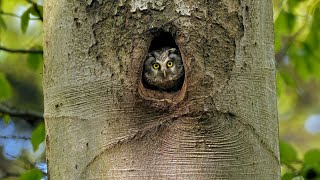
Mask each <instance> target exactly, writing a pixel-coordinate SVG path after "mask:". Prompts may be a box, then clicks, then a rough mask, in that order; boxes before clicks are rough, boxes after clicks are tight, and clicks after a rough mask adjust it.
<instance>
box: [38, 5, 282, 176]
mask: <svg viewBox="0 0 320 180" xmlns="http://www.w3.org/2000/svg"><path fill="white" fill-rule="evenodd" d="M272 23H273V21H272V4H271V0H266V1H255V0H213V1H203V0H197V1H195V0H184V1H182V0H119V1H102V0H86V1H84V0H82V1H78V0H49V1H46V2H45V26H44V28H45V65H44V93H45V121H46V130H47V136H46V137H47V139H46V141H47V143H46V144H47V160H48V168H49V177H50V179H59V180H60V179H280V164H279V152H278V121H277V107H276V89H275V64H274V54H273V26H272ZM157 37H158V39H157V40H155V38H157ZM159 37H160V38H159ZM170 38H172V40H170ZM172 44H175V45H177V47H178V48H179V50H180V52H181V55H182V58H183V62H184V67H185V79H184V84H183V86H182V87H181V89H179V90H178V91H177V92H162V91H157V90H151V89H148V88H146V87H145V86H144V85H143V82H142V81H141V77H142V75H141V74H142V70H143V69H142V66H143V62H144V60H145V58H146V54H147V53H148V51H149V47H150V46H151V45H152V46H171V45H172Z"/></svg>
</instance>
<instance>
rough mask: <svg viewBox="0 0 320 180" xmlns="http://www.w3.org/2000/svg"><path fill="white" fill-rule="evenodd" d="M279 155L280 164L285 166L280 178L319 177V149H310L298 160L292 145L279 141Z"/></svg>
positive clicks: (296, 179)
mask: <svg viewBox="0 0 320 180" xmlns="http://www.w3.org/2000/svg"><path fill="white" fill-rule="evenodd" d="M280 157H281V165H282V166H284V167H286V168H287V170H286V173H285V174H283V175H282V177H281V179H282V180H293V179H294V180H299V179H315V180H317V179H320V150H318V149H314V150H310V151H308V152H306V153H305V155H304V159H303V160H300V159H299V158H298V156H297V151H296V149H295V148H294V147H293V146H292V145H290V144H288V143H285V142H283V141H280Z"/></svg>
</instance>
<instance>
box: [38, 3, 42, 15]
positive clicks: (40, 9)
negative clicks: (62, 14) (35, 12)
mask: <svg viewBox="0 0 320 180" xmlns="http://www.w3.org/2000/svg"><path fill="white" fill-rule="evenodd" d="M38 9H39V12H40V15H41V17H43V6H40V5H38Z"/></svg>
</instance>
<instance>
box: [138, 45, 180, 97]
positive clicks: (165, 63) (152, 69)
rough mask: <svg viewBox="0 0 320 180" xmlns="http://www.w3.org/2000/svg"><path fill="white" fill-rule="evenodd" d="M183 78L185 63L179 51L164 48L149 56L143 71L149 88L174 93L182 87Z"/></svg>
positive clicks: (144, 79)
mask: <svg viewBox="0 0 320 180" xmlns="http://www.w3.org/2000/svg"><path fill="white" fill-rule="evenodd" d="M183 77H184V67H183V62H182V60H181V55H180V52H179V51H178V50H177V49H175V48H162V49H160V50H155V51H152V52H150V53H149V54H148V56H147V59H146V60H145V62H144V70H143V81H144V83H145V84H146V85H147V86H148V87H150V88H152V89H159V90H165V91H174V90H175V89H176V88H178V87H179V86H181V83H182V82H181V81H183Z"/></svg>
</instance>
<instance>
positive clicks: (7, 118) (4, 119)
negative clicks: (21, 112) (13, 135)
mask: <svg viewBox="0 0 320 180" xmlns="http://www.w3.org/2000/svg"><path fill="white" fill-rule="evenodd" d="M3 121H4V123H5V124H9V122H10V116H9V115H8V114H5V115H4V116H3Z"/></svg>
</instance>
